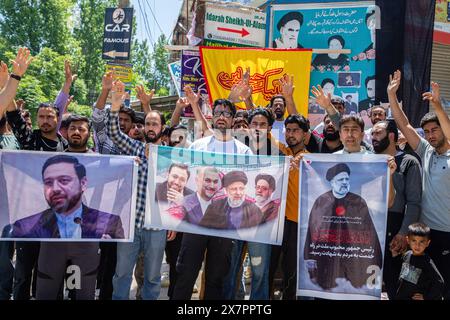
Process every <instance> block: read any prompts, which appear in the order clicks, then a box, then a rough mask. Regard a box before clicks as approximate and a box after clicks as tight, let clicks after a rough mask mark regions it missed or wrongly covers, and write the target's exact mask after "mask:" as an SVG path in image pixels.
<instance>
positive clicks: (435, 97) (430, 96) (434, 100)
mask: <svg viewBox="0 0 450 320" xmlns="http://www.w3.org/2000/svg"><path fill="white" fill-rule="evenodd" d="M422 99H423V100H428V101H430V103H431V104H433V105H440V104H441V89H440V88H439V84H438V83H437V82H431V92H425V93H424V94H422Z"/></svg>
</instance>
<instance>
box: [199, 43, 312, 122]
mask: <svg viewBox="0 0 450 320" xmlns="http://www.w3.org/2000/svg"><path fill="white" fill-rule="evenodd" d="M200 55H201V59H202V68H203V75H204V76H205V81H206V85H207V88H208V92H209V96H210V99H211V102H212V101H214V100H216V99H219V98H227V97H228V95H229V94H230V90H231V87H232V86H233V85H234V84H237V83H238V82H239V81H240V80H241V79H242V76H243V74H244V73H245V70H246V69H247V68H250V80H249V83H250V85H251V87H252V89H253V94H252V98H253V102H254V103H255V104H256V105H257V106H266V105H267V104H269V102H270V99H271V98H272V96H273V95H275V94H279V93H281V85H280V83H279V79H280V78H281V77H283V76H284V75H285V74H287V75H293V76H294V86H295V89H294V101H295V104H296V107H297V110H298V112H299V113H301V114H302V115H304V116H305V117H307V116H308V97H309V78H310V77H309V73H310V71H311V56H312V50H311V49H260V48H254V49H252V48H245V49H242V48H214V47H200Z"/></svg>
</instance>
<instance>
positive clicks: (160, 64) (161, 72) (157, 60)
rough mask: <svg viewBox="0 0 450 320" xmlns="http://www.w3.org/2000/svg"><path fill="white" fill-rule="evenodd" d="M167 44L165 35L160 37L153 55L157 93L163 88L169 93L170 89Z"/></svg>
mask: <svg viewBox="0 0 450 320" xmlns="http://www.w3.org/2000/svg"><path fill="white" fill-rule="evenodd" d="M167 44H168V42H167V38H166V36H165V35H164V34H162V35H160V36H159V38H158V41H157V42H156V44H155V50H154V51H153V55H152V58H153V74H154V82H155V89H156V91H157V92H158V90H159V89H161V88H166V89H167V92H168V88H169V83H170V73H169V68H168V67H167V65H168V64H169V53H168V52H167V50H166V48H165V47H164V46H165V45H167Z"/></svg>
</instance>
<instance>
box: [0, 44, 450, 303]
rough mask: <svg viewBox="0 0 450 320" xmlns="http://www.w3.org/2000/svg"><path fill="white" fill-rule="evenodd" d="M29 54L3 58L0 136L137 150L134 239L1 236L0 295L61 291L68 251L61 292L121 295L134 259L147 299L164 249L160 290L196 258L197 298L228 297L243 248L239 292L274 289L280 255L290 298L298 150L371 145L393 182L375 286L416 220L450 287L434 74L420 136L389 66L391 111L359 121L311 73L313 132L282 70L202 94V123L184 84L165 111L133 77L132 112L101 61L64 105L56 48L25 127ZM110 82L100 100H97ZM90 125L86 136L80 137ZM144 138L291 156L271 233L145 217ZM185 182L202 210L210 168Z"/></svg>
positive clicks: (53, 148)
mask: <svg viewBox="0 0 450 320" xmlns="http://www.w3.org/2000/svg"><path fill="white" fill-rule="evenodd" d="M30 63H32V58H31V57H30V53H29V51H28V50H27V49H26V48H21V49H19V52H18V54H17V57H16V58H15V60H13V61H12V72H11V73H9V70H8V68H7V67H6V65H5V64H4V63H1V67H0V148H1V149H14V150H36V151H47V152H57V151H59V152H76V153H86V152H98V153H100V154H110V155H130V156H135V157H138V158H139V170H138V182H137V184H138V187H137V205H136V221H135V232H134V240H133V242H131V243H126V242H120V243H117V244H116V243H108V242H101V243H98V242H92V243H90V242H83V243H76V242H66V243H55V242H52V243H50V242H29V241H27V242H22V241H16V242H11V241H0V299H6V300H9V299H10V298H11V296H12V297H13V299H14V300H28V299H30V298H31V297H34V298H36V299H50V300H53V299H61V298H62V297H63V283H64V277H65V273H64V272H62V271H61V270H65V268H66V266H67V265H68V264H77V265H78V266H80V269H81V278H82V279H81V288H80V289H76V290H73V291H71V292H70V296H71V297H72V298H74V299H95V291H96V288H98V289H99V291H100V294H99V297H98V298H99V299H105V300H107V299H117V300H119V299H120V300H125V299H129V297H130V287H131V283H132V279H133V271H135V277H136V280H137V282H138V286H139V290H138V291H139V292H138V297H137V298H140V299H148V300H151V299H158V297H159V295H160V291H161V274H160V270H161V265H162V262H163V257H164V253H165V254H166V259H167V262H168V263H169V265H170V286H169V291H168V296H169V298H171V299H177V300H178V299H185V300H188V299H191V297H192V292H193V290H194V285H195V282H196V279H197V277H198V275H199V271H200V269H201V268H202V264H203V263H204V283H203V285H202V286H203V288H202V291H203V292H202V297H203V299H236V298H239V297H240V295H239V292H240V286H241V275H240V270H241V266H242V263H243V253H244V252H245V251H247V252H248V255H249V258H250V265H251V271H252V278H251V293H250V299H272V298H273V297H274V296H273V295H274V291H275V288H274V278H275V275H276V273H277V269H278V268H281V274H282V285H281V288H279V290H280V291H281V293H282V298H283V299H296V298H297V297H296V284H297V280H296V279H297V260H298V257H297V254H298V250H297V236H298V212H299V210H298V208H299V197H298V193H299V162H300V160H301V157H302V155H303V154H304V153H308V152H309V153H335V154H371V153H375V154H385V155H389V156H390V157H391V158H390V159H391V160H390V162H389V167H390V169H391V178H392V179H391V180H392V185H393V187H394V188H393V190H390V191H392V192H393V193H395V195H394V196H393V197H392V199H390V200H391V201H390V203H389V210H388V212H387V230H386V247H385V251H384V259H383V261H384V274H383V282H384V291H386V292H387V294H388V296H389V298H390V299H394V298H395V296H396V288H397V285H398V279H399V275H400V271H401V265H402V254H403V253H404V252H405V251H406V250H407V249H408V245H407V240H406V234H407V232H408V226H409V225H410V224H412V223H414V222H418V221H421V222H424V223H425V224H427V225H428V226H429V227H430V228H431V245H430V247H429V248H428V253H429V255H430V257H431V258H432V259H433V261H434V262H435V264H436V266H437V268H438V270H439V271H440V273H441V274H442V276H443V278H444V281H445V289H444V294H443V296H444V298H445V299H449V298H450V286H449V283H450V212H449V208H450V193H449V192H448V190H450V168H449V166H450V143H449V140H450V120H449V118H448V116H447V114H446V113H445V111H444V109H443V107H442V104H441V101H440V95H439V85H438V84H436V83H432V91H431V92H426V93H424V95H423V98H424V99H427V100H428V101H429V102H430V104H431V105H432V106H433V107H434V110H435V113H428V114H426V115H425V116H424V117H423V119H422V122H421V128H422V129H423V132H424V138H422V137H421V136H420V135H419V134H418V133H417V131H416V129H414V128H413V127H412V126H411V125H410V124H409V122H408V119H407V117H406V115H405V114H404V112H403V111H402V108H401V106H400V104H399V102H398V101H397V90H398V88H399V85H400V83H401V73H400V71H396V72H395V73H394V74H393V75H392V76H391V78H390V81H389V85H388V87H387V93H388V97H389V107H390V110H391V114H392V116H393V119H392V118H389V119H388V118H387V114H388V112H387V109H385V108H383V107H382V106H374V107H372V108H371V110H370V119H371V122H372V124H373V127H372V128H371V129H367V130H365V125H364V121H363V120H362V118H361V117H360V116H359V115H355V114H350V115H349V114H346V112H345V108H346V103H345V101H344V100H343V99H339V98H337V97H331V95H329V94H325V93H324V91H323V89H322V88H321V86H320V85H319V86H317V87H313V89H312V94H313V96H314V98H315V100H316V103H317V104H318V105H319V106H320V107H321V108H323V109H324V110H325V111H326V115H325V116H324V118H323V124H322V127H323V129H322V130H320V132H318V131H317V130H313V129H312V128H310V124H309V121H308V119H306V118H305V117H304V116H302V115H301V114H299V113H298V112H297V108H296V105H295V101H294V99H293V91H294V85H293V78H292V77H289V76H285V77H283V78H282V79H280V84H281V88H282V92H281V94H280V95H276V96H274V97H273V98H272V100H271V101H270V103H269V104H268V105H267V106H264V107H261V106H254V105H253V103H252V101H251V87H250V85H249V84H248V82H246V81H245V79H244V80H242V81H241V82H240V83H239V84H237V85H235V86H234V87H233V88H232V92H231V93H230V96H229V97H228V98H227V99H225V98H224V99H219V100H216V101H214V103H213V105H212V106H211V108H212V115H213V117H212V123H210V122H209V121H208V120H207V119H206V118H205V117H204V115H203V114H202V112H201V111H200V107H199V99H200V97H199V95H197V94H196V93H195V92H193V91H192V89H190V88H188V87H187V88H185V92H186V97H185V98H180V99H179V100H178V101H177V104H176V108H175V111H174V112H173V114H172V118H171V119H170V123H168V121H166V119H165V117H164V115H163V114H162V113H161V112H159V111H156V110H152V109H151V99H152V95H153V92H146V91H145V89H144V88H143V87H142V86H138V87H137V88H136V92H137V97H138V99H139V100H140V101H141V103H142V107H143V110H144V117H141V116H138V115H137V114H136V113H135V112H134V111H133V110H132V109H130V108H127V107H125V106H124V100H125V97H126V94H125V86H124V84H123V83H121V82H120V81H116V80H115V79H114V74H113V73H106V74H105V75H104V76H103V78H102V90H101V93H100V96H99V98H98V100H97V102H96V103H95V105H94V107H93V114H92V118H91V119H89V118H87V117H83V116H79V115H77V114H70V113H68V112H67V105H68V103H70V97H69V91H70V88H71V86H72V83H73V81H74V80H75V79H76V75H73V74H72V70H71V66H70V63H69V62H66V63H65V82H64V84H63V86H62V89H61V91H60V93H59V95H58V96H57V98H56V100H55V102H54V103H45V102H42V103H40V104H39V107H38V110H37V119H36V123H35V127H36V129H33V127H32V123H31V119H30V113H29V112H28V111H27V110H25V109H24V108H23V101H20V100H15V96H16V92H17V89H18V86H19V83H20V81H21V77H22V76H24V74H25V72H26V70H27V68H28V66H29V64H30ZM109 95H110V97H111V98H110V99H111V103H110V107H106V105H107V100H108V96H109ZM241 101H243V102H244V103H245V106H246V108H247V110H237V108H236V105H235V103H237V102H241ZM189 105H190V106H191V107H192V109H193V111H194V115H195V118H196V120H197V121H198V122H199V123H200V126H199V127H200V128H201V130H200V131H201V132H200V133H197V134H196V136H199V138H198V139H196V140H195V141H190V140H191V139H190V133H189V131H188V129H187V128H186V127H185V126H183V125H180V116H181V114H182V111H183V109H184V108H186V107H187V106H189ZM91 134H92V137H93V140H94V144H95V148H94V150H92V149H90V148H89V147H88V141H89V138H90V137H91ZM150 144H153V145H168V146H171V147H180V148H191V149H193V150H199V151H211V152H222V153H235V154H256V155H277V156H279V155H282V156H289V157H291V164H290V171H289V181H288V191H287V196H286V198H285V199H282V201H285V202H286V210H285V213H286V217H285V221H284V233H283V241H282V244H281V246H276V245H269V244H263V243H256V242H244V241H239V240H232V239H228V238H221V237H215V236H206V235H199V234H188V233H184V234H182V233H177V232H174V231H166V230H157V229H146V228H144V215H145V203H146V197H147V194H146V185H147V169H148V164H149V160H148V156H149V155H148V146H149V145H150ZM196 183H197V185H198V190H201V191H200V192H199V194H198V195H199V199H201V206H199V214H205V212H202V207H205V208H206V207H207V205H208V204H209V203H210V201H211V198H212V195H213V191H214V190H215V188H217V183H218V178H217V172H215V171H214V170H212V169H210V170H205V171H203V172H198V174H197V178H196ZM255 184H256V185H257V187H256V192H257V196H258V197H261V198H259V200H260V201H259V202H257V205H259V204H261V209H262V208H263V205H266V204H267V203H266V202H265V200H267V199H269V194H270V190H271V189H270V188H271V187H272V192H273V182H272V181H271V180H270V179H264V177H262V178H260V179H258V181H255ZM166 189H168V190H167V191H166V192H167V194H166V195H165V196H166V197H170V196H171V195H170V188H167V187H166ZM211 190H212V191H211ZM180 192H181V189H180ZM163 193H164V192H163ZM390 193H391V192H390ZM163 196H164V194H163ZM185 196H188V195H187V194H185ZM199 204H200V203H199ZM271 205H279V204H271ZM14 251H15V252H16V258H15V266H14V267H13V264H12V259H13V253H14ZM56 256H57V257H58V259H55V257H56Z"/></svg>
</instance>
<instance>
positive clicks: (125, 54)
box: [103, 50, 128, 58]
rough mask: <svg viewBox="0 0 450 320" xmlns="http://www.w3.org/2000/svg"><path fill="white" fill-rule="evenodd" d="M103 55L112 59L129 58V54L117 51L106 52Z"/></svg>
mask: <svg viewBox="0 0 450 320" xmlns="http://www.w3.org/2000/svg"><path fill="white" fill-rule="evenodd" d="M103 55H105V56H108V57H111V58H117V57H123V58H127V57H128V52H117V51H116V50H113V51H108V52H105V53H103Z"/></svg>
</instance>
